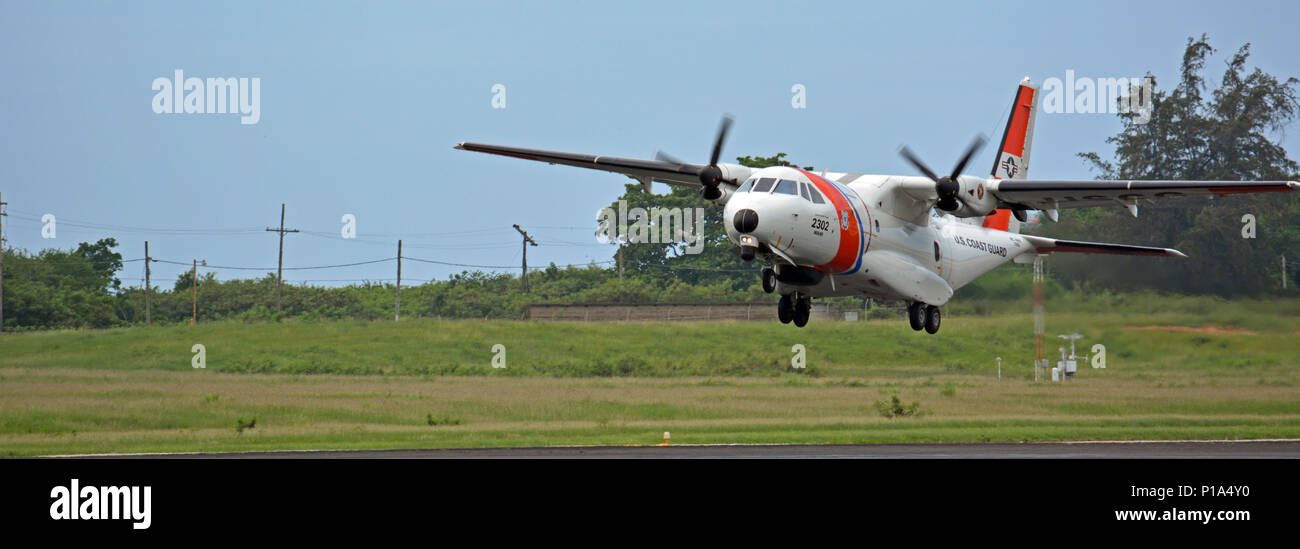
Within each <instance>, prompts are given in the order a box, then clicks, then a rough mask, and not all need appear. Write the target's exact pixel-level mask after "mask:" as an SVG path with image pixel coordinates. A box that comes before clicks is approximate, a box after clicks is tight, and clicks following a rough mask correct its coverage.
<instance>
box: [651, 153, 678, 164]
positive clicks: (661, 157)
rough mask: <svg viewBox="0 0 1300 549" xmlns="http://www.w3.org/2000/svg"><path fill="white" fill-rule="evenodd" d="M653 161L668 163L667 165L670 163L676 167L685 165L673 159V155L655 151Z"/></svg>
mask: <svg viewBox="0 0 1300 549" xmlns="http://www.w3.org/2000/svg"><path fill="white" fill-rule="evenodd" d="M655 160H658V161H660V162H668V163H671V164H677V165H681V164H685V162H682V161H681V160H678V159H677V158H676V157H674V156H673V155H671V154H668V153H666V152H663V151H655Z"/></svg>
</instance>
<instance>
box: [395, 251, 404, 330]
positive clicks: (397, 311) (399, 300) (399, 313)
mask: <svg viewBox="0 0 1300 549" xmlns="http://www.w3.org/2000/svg"><path fill="white" fill-rule="evenodd" d="M401 319H402V239H400V238H399V239H397V300H396V304H395V306H394V307H393V320H394V321H397V320H401Z"/></svg>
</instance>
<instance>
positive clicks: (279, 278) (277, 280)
mask: <svg viewBox="0 0 1300 549" xmlns="http://www.w3.org/2000/svg"><path fill="white" fill-rule="evenodd" d="M266 230H268V231H270V232H273V233H280V260H279V261H277V262H276V264H275V312H276V313H279V312H280V285H281V282H282V281H283V280H284V278H283V277H282V276H281V272H282V271H283V270H284V233H296V232H298V229H286V228H284V203H280V228H279V229H272V228H270V227H267V228H266Z"/></svg>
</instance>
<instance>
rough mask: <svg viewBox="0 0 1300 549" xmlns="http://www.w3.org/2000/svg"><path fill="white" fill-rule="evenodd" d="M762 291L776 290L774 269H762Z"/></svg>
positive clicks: (770, 291)
mask: <svg viewBox="0 0 1300 549" xmlns="http://www.w3.org/2000/svg"><path fill="white" fill-rule="evenodd" d="M763 291H764V292H767V293H769V294H770V293H772V292H775V291H776V271H773V270H772V269H763Z"/></svg>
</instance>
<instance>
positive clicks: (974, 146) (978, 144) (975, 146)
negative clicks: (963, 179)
mask: <svg viewBox="0 0 1300 549" xmlns="http://www.w3.org/2000/svg"><path fill="white" fill-rule="evenodd" d="M985 141H988V139H987V138H985V137H984V135H983V134H980V135H976V136H975V140H974V141H971V143H970V147H967V148H966V155H965V156H962V157H961V160H960V161H958V162H957V166H956V167H954V168H953V169H952V177H951V179H952V180H954V181H955V180H956V179H957V176H959V175H961V171H962V170H964V169H966V163H967V162H970V159H971V157H973V156H975V153H977V152H979V150H980V148H982V147H983V146H984V142H985Z"/></svg>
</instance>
